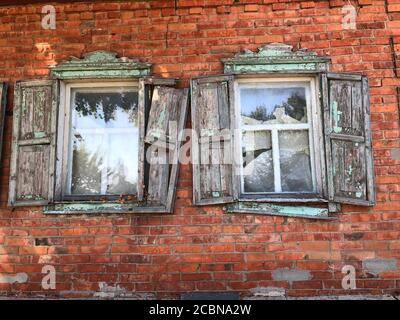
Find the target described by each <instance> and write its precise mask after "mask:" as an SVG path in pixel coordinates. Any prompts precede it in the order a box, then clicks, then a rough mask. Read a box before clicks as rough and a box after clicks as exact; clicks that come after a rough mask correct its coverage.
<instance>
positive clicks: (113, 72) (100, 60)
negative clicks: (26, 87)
mask: <svg viewBox="0 0 400 320" xmlns="http://www.w3.org/2000/svg"><path fill="white" fill-rule="evenodd" d="M150 68H151V64H150V63H146V62H140V61H139V60H137V59H129V58H125V57H123V58H117V54H116V53H114V52H109V51H94V52H91V53H87V54H85V55H84V56H83V58H82V59H79V58H76V57H72V58H71V59H70V60H69V61H64V62H61V63H59V64H57V65H53V66H50V70H51V74H52V77H53V78H56V79H89V78H102V79H113V78H131V77H142V76H147V75H149V74H150Z"/></svg>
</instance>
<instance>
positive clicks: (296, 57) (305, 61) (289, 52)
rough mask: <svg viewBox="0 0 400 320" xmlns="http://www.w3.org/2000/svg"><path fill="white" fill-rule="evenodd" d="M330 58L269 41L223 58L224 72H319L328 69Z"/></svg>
mask: <svg viewBox="0 0 400 320" xmlns="http://www.w3.org/2000/svg"><path fill="white" fill-rule="evenodd" d="M329 61H330V59H329V57H326V56H318V55H317V54H316V53H315V52H311V51H308V50H307V49H300V50H297V51H293V46H290V45H287V44H283V43H271V44H267V45H264V46H262V47H260V48H259V49H258V52H253V51H251V50H248V49H246V50H244V51H243V52H240V53H238V54H236V55H235V56H234V57H233V58H229V59H223V60H222V62H223V63H224V72H225V73H230V74H241V73H265V72H320V71H328V63H329Z"/></svg>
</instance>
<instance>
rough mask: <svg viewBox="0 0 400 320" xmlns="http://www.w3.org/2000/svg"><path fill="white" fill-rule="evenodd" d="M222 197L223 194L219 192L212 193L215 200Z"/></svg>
mask: <svg viewBox="0 0 400 320" xmlns="http://www.w3.org/2000/svg"><path fill="white" fill-rule="evenodd" d="M220 196H221V192H219V191H213V192H212V197H213V198H219V197H220Z"/></svg>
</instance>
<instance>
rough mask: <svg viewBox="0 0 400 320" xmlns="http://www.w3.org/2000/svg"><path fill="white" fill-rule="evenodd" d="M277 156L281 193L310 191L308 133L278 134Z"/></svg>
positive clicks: (286, 132)
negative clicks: (279, 168)
mask: <svg viewBox="0 0 400 320" xmlns="http://www.w3.org/2000/svg"><path fill="white" fill-rule="evenodd" d="M279 154H280V165H281V179H282V182H281V185H282V191H283V192H293V191H312V190H313V185H312V176H311V161H310V147H309V140H308V131H307V130H292V131H281V132H279Z"/></svg>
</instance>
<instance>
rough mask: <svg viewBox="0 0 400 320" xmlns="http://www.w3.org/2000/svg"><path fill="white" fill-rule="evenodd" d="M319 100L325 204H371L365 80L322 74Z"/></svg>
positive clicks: (369, 141) (371, 162)
mask: <svg viewBox="0 0 400 320" xmlns="http://www.w3.org/2000/svg"><path fill="white" fill-rule="evenodd" d="M321 83H322V98H323V107H324V122H325V144H326V150H325V152H326V160H327V171H328V172H327V174H328V193H329V201H332V202H337V203H348V204H356V205H364V206H371V205H373V204H374V203H375V193H374V171H373V159H372V150H371V148H372V146H371V128H370V110H369V93H368V79H367V78H366V77H364V76H361V75H352V74H334V73H328V74H323V75H322V79H321Z"/></svg>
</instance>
